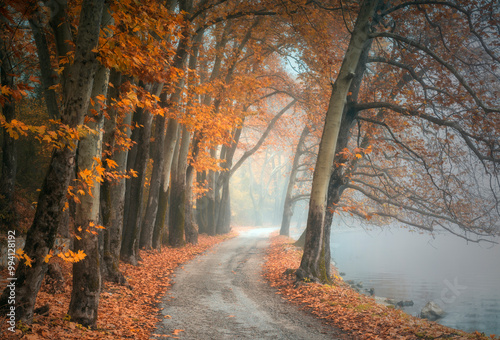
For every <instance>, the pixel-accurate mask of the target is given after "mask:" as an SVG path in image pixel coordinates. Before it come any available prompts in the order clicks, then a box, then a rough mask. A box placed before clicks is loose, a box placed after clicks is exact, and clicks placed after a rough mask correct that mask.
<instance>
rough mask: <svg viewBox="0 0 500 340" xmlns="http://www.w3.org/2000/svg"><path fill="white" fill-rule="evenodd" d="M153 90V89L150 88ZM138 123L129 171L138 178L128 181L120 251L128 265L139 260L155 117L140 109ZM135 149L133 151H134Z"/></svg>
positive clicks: (134, 263) (156, 90) (135, 263)
mask: <svg viewBox="0 0 500 340" xmlns="http://www.w3.org/2000/svg"><path fill="white" fill-rule="evenodd" d="M155 87H156V88H155V91H154V92H158V88H159V87H160V85H158V84H157V85H155ZM150 89H151V90H152V88H150ZM136 114H137V115H138V117H137V118H138V123H139V125H141V128H138V129H137V130H134V132H136V131H137V134H136V138H137V144H136V145H135V146H134V148H135V149H136V150H135V152H136V157H135V160H134V161H133V163H132V164H133V165H132V166H131V167H130V164H131V162H129V161H128V162H127V163H128V165H127V166H128V167H129V170H131V169H133V170H135V171H136V172H137V177H132V178H130V179H129V180H128V182H129V183H130V186H129V188H127V192H126V200H128V207H127V208H126V210H127V216H126V218H125V220H124V225H123V233H122V248H121V251H120V255H121V259H122V260H123V261H125V262H127V263H130V264H133V265H137V261H138V260H139V258H138V257H139V253H138V249H139V237H140V232H141V218H142V216H141V215H142V207H143V197H144V190H143V189H144V182H145V181H146V167H147V164H148V160H149V144H150V137H151V127H152V123H153V115H152V114H151V112H149V111H148V110H142V109H138V111H137V112H136ZM134 148H133V149H134Z"/></svg>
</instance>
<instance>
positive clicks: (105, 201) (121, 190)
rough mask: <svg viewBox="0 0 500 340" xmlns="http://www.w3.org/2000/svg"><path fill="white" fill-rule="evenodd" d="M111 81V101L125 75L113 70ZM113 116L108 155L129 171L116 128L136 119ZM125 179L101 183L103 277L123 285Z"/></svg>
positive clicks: (107, 123)
mask: <svg viewBox="0 0 500 340" xmlns="http://www.w3.org/2000/svg"><path fill="white" fill-rule="evenodd" d="M110 82H111V83H112V84H113V85H114V87H112V88H110V89H109V90H108V91H109V95H108V98H109V99H108V103H109V102H111V98H118V97H119V87H120V84H121V75H120V73H119V72H118V71H114V70H112V71H111V76H110ZM109 115H110V119H108V120H106V121H105V122H104V131H105V135H104V144H105V145H106V148H107V150H106V151H107V152H106V154H108V155H110V156H108V157H110V159H112V160H114V161H115V162H116V165H117V166H116V168H114V169H113V170H115V171H118V172H119V173H125V171H127V155H128V152H127V151H126V150H116V145H115V129H116V128H118V126H129V125H130V123H131V121H132V113H131V112H130V113H129V114H127V115H126V116H125V117H118V113H117V112H116V111H114V112H109ZM127 131H128V132H127V136H128V137H130V130H129V129H127ZM125 182H126V180H125V178H120V179H118V180H116V182H110V181H105V182H104V183H103V184H102V185H101V195H100V197H101V218H102V223H103V225H104V227H105V229H104V230H103V234H104V237H103V239H104V242H103V263H102V272H103V279H104V280H107V281H111V282H115V283H119V284H124V283H125V282H126V280H125V277H124V276H123V274H122V273H121V272H120V269H119V262H120V250H121V245H122V228H123V213H124V204H125V189H126V184H125Z"/></svg>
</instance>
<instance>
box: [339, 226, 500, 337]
mask: <svg viewBox="0 0 500 340" xmlns="http://www.w3.org/2000/svg"><path fill="white" fill-rule="evenodd" d="M333 229H334V230H332V243H331V246H332V257H333V259H334V261H335V263H336V266H337V268H338V270H339V271H340V272H345V273H346V275H345V276H344V279H345V280H354V281H356V282H359V281H361V282H362V283H363V286H364V288H368V289H369V288H372V287H373V288H374V289H375V295H377V296H384V297H390V298H394V299H397V300H413V301H414V303H415V305H414V306H413V307H406V308H405V309H404V311H405V312H407V313H409V314H412V315H418V314H419V313H420V310H421V309H422V307H423V306H424V305H425V304H426V303H427V302H428V301H431V300H433V301H435V302H437V303H438V304H439V305H440V306H441V308H443V309H444V310H445V311H446V312H447V315H446V316H445V317H444V318H442V319H441V320H439V321H438V322H439V323H441V324H443V325H446V326H449V327H453V328H458V329H462V330H465V331H474V330H478V331H481V332H485V333H486V334H492V333H494V334H497V335H498V334H500V246H499V245H495V246H492V245H491V244H486V243H483V244H480V245H478V244H472V243H469V244H467V243H466V241H465V240H463V239H460V238H458V237H454V236H451V235H436V236H435V237H434V238H433V237H432V236H431V235H428V234H419V233H416V232H409V231H408V230H406V229H400V228H387V229H384V230H381V229H378V228H377V229H372V230H371V231H365V230H364V229H361V228H359V229H358V228H352V229H348V230H345V229H344V230H342V231H340V230H335V227H333ZM497 241H498V242H500V239H499V240H497Z"/></svg>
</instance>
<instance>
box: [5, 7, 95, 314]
mask: <svg viewBox="0 0 500 340" xmlns="http://www.w3.org/2000/svg"><path fill="white" fill-rule="evenodd" d="M102 11H103V2H102V1H97V0H85V1H84V2H83V5H82V11H81V14H80V21H79V30H78V35H77V37H76V41H75V57H74V62H73V63H72V64H71V65H70V66H69V69H70V71H71V72H68V73H69V76H68V79H67V80H66V81H65V82H64V86H63V102H64V103H65V105H64V108H63V110H61V123H62V124H65V125H67V126H68V128H69V129H75V128H76V127H77V126H78V125H81V124H82V123H83V118H84V116H85V114H86V113H87V109H88V106H89V102H90V93H91V89H92V84H93V76H94V73H95V67H96V57H95V53H94V52H93V51H92V50H93V49H94V48H95V47H96V46H97V40H98V37H99V28H100V23H101V17H102ZM75 137H76V136H75ZM75 137H74V138H75ZM75 146H76V145H75V140H74V139H73V140H69V141H67V142H66V143H64V145H63V146H62V147H61V148H56V149H54V151H53V153H52V159H51V162H50V166H49V169H48V172H47V175H46V177H45V180H44V183H43V186H42V189H41V191H40V196H39V198H38V205H37V210H36V214H35V218H34V221H33V224H32V226H31V227H30V229H29V230H28V234H27V235H26V244H25V247H24V252H25V253H26V254H27V256H29V258H31V259H32V260H33V262H32V265H31V267H28V266H27V265H23V264H21V265H19V266H18V267H17V269H16V277H17V287H18V289H17V291H16V318H17V319H18V320H22V321H25V322H31V320H32V318H33V308H34V306H35V300H36V295H37V293H38V291H39V289H40V285H41V283H42V280H43V277H44V274H45V272H46V270H47V265H48V264H47V262H46V257H47V255H49V251H50V250H51V249H52V247H53V245H54V240H55V237H56V234H57V227H58V225H59V219H60V217H61V214H62V211H63V209H64V202H65V196H66V190H67V188H68V186H69V181H70V179H71V173H72V170H73V166H74V163H75V152H76V148H75ZM7 296H8V290H7V289H6V290H4V292H3V294H2V298H1V299H0V300H1V302H0V305H1V306H7V304H6V301H7Z"/></svg>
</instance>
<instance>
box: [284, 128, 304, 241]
mask: <svg viewBox="0 0 500 340" xmlns="http://www.w3.org/2000/svg"><path fill="white" fill-rule="evenodd" d="M308 134H309V128H308V127H307V126H306V127H304V129H302V133H301V134H300V137H299V141H298V143H297V149H296V150H295V155H294V156H293V162H292V169H291V171H290V177H289V179H288V185H287V188H286V194H285V203H284V206H283V218H282V220H281V228H280V235H285V236H290V222H291V220H292V216H293V206H294V203H295V202H294V200H293V197H292V194H293V188H294V186H295V183H296V181H297V173H298V171H299V164H300V157H301V156H302V153H303V150H302V148H303V147H304V143H305V140H306V137H307V135H308Z"/></svg>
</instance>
